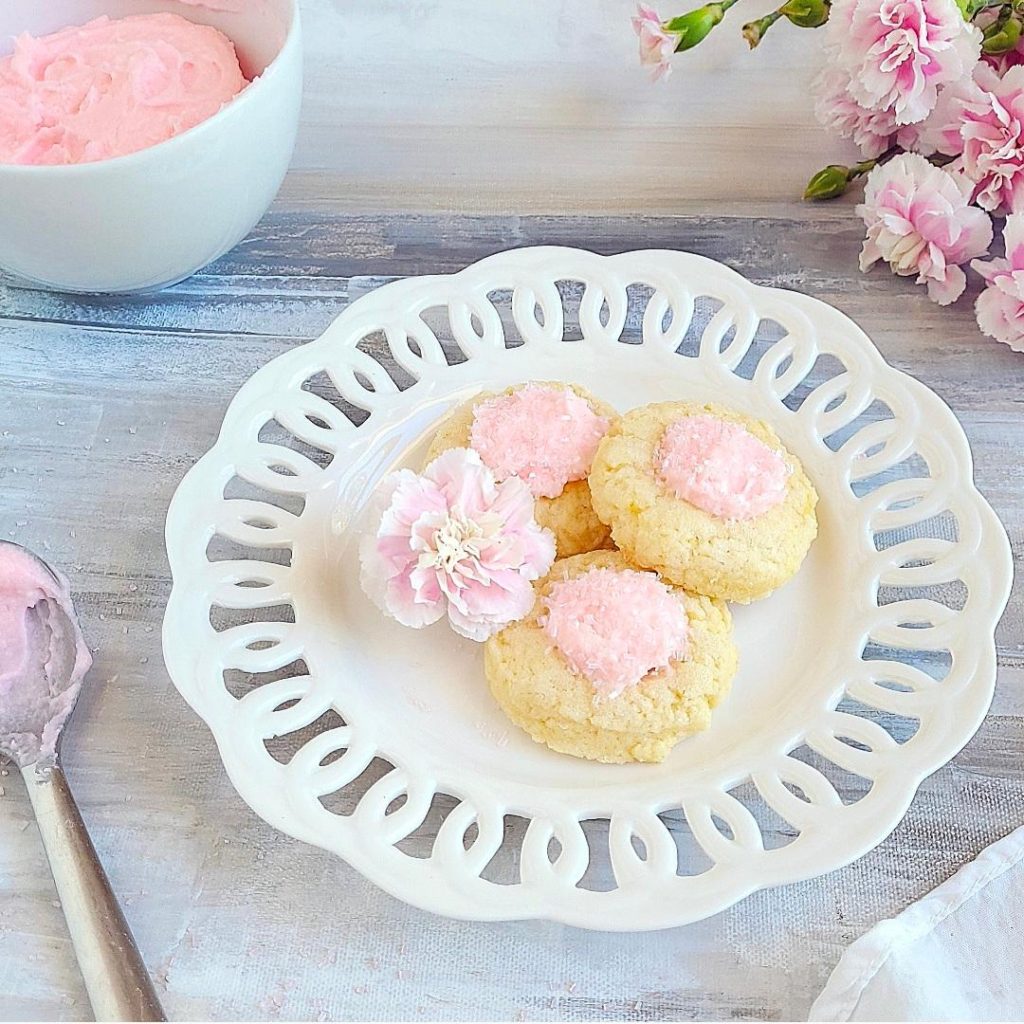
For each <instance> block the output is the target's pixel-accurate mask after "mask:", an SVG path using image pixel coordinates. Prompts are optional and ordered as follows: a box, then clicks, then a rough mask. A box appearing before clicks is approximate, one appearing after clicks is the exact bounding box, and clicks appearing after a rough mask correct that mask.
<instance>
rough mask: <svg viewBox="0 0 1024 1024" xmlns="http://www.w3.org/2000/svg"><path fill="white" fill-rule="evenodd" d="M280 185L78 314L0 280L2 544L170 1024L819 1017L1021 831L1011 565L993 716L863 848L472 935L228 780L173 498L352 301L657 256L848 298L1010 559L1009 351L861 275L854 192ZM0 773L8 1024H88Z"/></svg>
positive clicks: (1019, 539)
mask: <svg viewBox="0 0 1024 1024" xmlns="http://www.w3.org/2000/svg"><path fill="white" fill-rule="evenodd" d="M285 195H286V198H285V200H284V201H283V202H281V203H280V204H279V205H278V206H277V207H276V208H275V210H274V211H273V212H272V213H271V214H270V215H269V216H268V217H267V218H266V219H265V220H264V221H263V223H262V224H261V225H260V226H259V227H258V228H257V229H256V231H255V232H254V233H253V234H252V236H251V237H250V238H249V239H247V240H246V241H245V242H244V243H243V244H242V245H240V246H239V247H238V248H237V249H236V250H235V251H234V252H232V253H231V254H229V255H228V256H226V257H225V258H223V259H222V260H220V261H219V262H218V263H217V264H216V265H214V266H212V267H210V268H209V269H207V270H206V271H204V272H203V273H201V274H199V275H197V276H196V277H195V278H193V279H192V280H190V281H188V282H186V283H184V284H182V285H179V286H178V287H176V288H173V289H171V290H169V291H167V292H165V293H163V294H160V295H156V296H148V297H131V298H122V299H117V298H97V299H89V298H80V297H70V296H63V295H55V294H47V293H44V292H40V291H34V290H32V289H28V288H24V287H19V286H17V285H15V284H14V283H13V282H9V281H6V282H5V281H3V280H2V279H0V536H2V537H5V538H7V537H9V538H12V539H14V540H17V541H19V542H22V543H24V544H27V545H29V546H31V547H33V548H35V549H36V550H38V551H40V552H41V553H42V554H44V555H45V556H46V557H47V558H49V559H51V560H52V561H53V562H55V563H56V564H59V565H60V566H62V567H63V568H64V569H65V570H66V571H67V573H68V575H69V576H70V578H71V581H72V584H73V587H74V590H75V593H76V595H77V600H78V608H79V611H80V612H81V615H82V618H83V623H84V628H85V632H86V634H87V636H88V638H89V640H90V643H91V644H92V645H93V646H94V647H95V648H96V661H95V667H94V669H93V672H92V675H91V679H90V684H89V686H88V688H87V689H86V691H85V693H84V695H83V697H82V700H81V704H80V707H79V710H78V712H77V714H76V717H75V719H74V721H73V724H72V728H71V729H70V732H69V734H68V736H67V740H66V743H65V746H64V759H65V764H66V766H67V770H68V773H69V775H70V777H71V779H72V782H73V784H74V787H75V789H76V791H77V793H78V796H79V799H80V802H81V804H82V809H83V813H84V816H85V818H86V820H87V822H88V825H89V827H90V829H91V831H92V835H93V837H94V840H95V842H96V845H97V847H98V849H99V851H100V853H101V855H102V858H103V860H104V862H105V864H106V865H107V868H108V871H109V874H110V876H111V880H112V882H113V885H114V887H115V889H116V890H117V892H118V893H119V894H120V896H121V898H122V901H123V903H124V907H125V911H126V914H127V916H128V918H129V921H130V923H131V926H132V928H133V929H134V932H135V935H136V937H137V939H138V941H139V944H140V946H141V949H142V952H143V954H144V956H145V959H146V961H147V963H148V964H149V966H150V968H151V970H152V972H153V973H154V975H155V977H156V979H157V984H158V988H159V990H160V992H161V994H162V997H163V999H164V1002H165V1005H166V1008H167V1011H168V1013H169V1015H170V1017H171V1018H172V1019H191V1018H204V1017H212V1018H215V1019H240V1018H257V1019H272V1018H279V1017H280V1018H285V1019H312V1020H316V1019H328V1018H340V1019H395V1018H399V1019H413V1020H417V1019H423V1020H429V1019H438V1018H441V1019H450V1020H463V1019H466V1020H469V1019H498V1020H549V1019H568V1020H648V1019H651V1020H653V1019H671V1020H675V1019H679V1020H685V1019H694V1018H712V1019H736V1018H738V1019H745V1018H758V1019H778V1018H800V1017H805V1016H806V1013H807V1010H808V1008H809V1006H810V1003H811V1000H812V998H813V997H814V995H815V994H816V993H817V992H818V991H819V990H820V988H821V986H822V985H823V983H824V981H825V979H826V977H827V975H828V973H829V971H830V970H831V968H832V967H833V966H834V964H835V962H836V961H837V959H838V958H839V956H840V954H841V952H842V951H843V949H844V948H846V947H847V946H848V945H849V943H850V942H851V941H852V940H853V939H855V938H856V937H857V936H859V935H860V934H862V933H863V932H864V931H865V930H866V929H868V928H869V927H870V926H871V925H873V924H874V923H876V922H877V921H879V920H881V919H883V918H885V917H887V916H890V915H892V914H895V913H897V912H898V911H900V910H901V909H902V908H904V907H905V906H907V904H908V903H909V902H911V901H912V900H914V899H916V898H918V897H920V896H922V895H923V894H924V893H925V892H927V891H928V890H929V889H931V888H932V887H933V886H935V885H936V884H937V883H939V882H941V881H942V880H943V879H945V878H947V877H949V875H950V874H951V873H952V872H953V871H954V870H955V869H956V868H957V867H958V866H959V865H961V864H963V863H965V862H966V861H968V860H970V859H972V858H973V857H974V856H976V855H977V853H978V852H979V851H980V850H981V849H982V848H983V847H985V846H986V845H987V844H989V843H991V842H992V841H993V840H995V839H997V838H999V837H1001V836H1003V835H1004V834H1006V833H1007V832H1009V831H1010V830H1011V829H1012V828H1013V827H1014V826H1016V825H1019V824H1020V823H1021V821H1022V820H1024V585H1022V584H1021V582H1020V580H1019V579H1018V581H1017V583H1016V584H1015V587H1014V591H1013V596H1012V598H1011V601H1010V607H1009V609H1008V610H1007V613H1006V615H1005V616H1004V618H1003V620H1002V623H1001V625H1000V626H999V629H998V633H997V640H998V652H999V685H998V689H997V693H996V698H995V703H994V705H993V707H992V710H991V713H990V714H989V716H988V718H987V719H986V721H985V722H984V724H983V726H982V728H981V729H980V731H979V732H978V734H977V736H976V737H975V738H974V739H973V740H972V741H971V743H970V744H969V745H968V746H967V748H966V749H965V750H964V751H963V752H962V753H961V754H959V755H958V756H957V757H956V758H955V759H954V760H953V762H952V763H951V764H949V765H947V766H946V767H945V768H943V769H941V770H940V771H938V772H936V773H935V774H934V775H933V776H932V777H931V778H929V779H928V780H927V781H926V782H925V783H924V785H923V786H922V788H921V791H920V792H919V794H918V796H917V798H916V799H915V801H914V803H913V805H912V806H911V808H910V811H909V813H908V814H907V816H906V818H905V819H904V821H903V822H902V824H900V825H899V827H898V828H897V829H896V830H895V832H894V833H893V834H892V835H891V836H890V837H889V838H888V839H887V840H886V841H885V842H884V843H883V844H882V845H881V846H880V847H878V848H877V849H876V850H875V851H873V852H872V853H870V854H868V855H867V856H865V857H864V858H862V859H861V860H859V861H858V862H856V863H854V864H852V865H851V866H849V867H847V868H845V869H843V870H841V871H837V872H835V873H833V874H830V875H828V876H826V877H823V878H819V879H816V880H813V881H809V882H806V883H803V884H801V885H797V886H790V887H787V888H784V889H780V890H774V891H769V892H762V893H758V894H756V895H754V896H751V897H750V898H748V899H746V900H744V901H743V902H742V903H740V904H739V905H738V906H736V907H734V908H733V909H731V910H729V911H727V912H725V913H722V914H720V915H718V916H717V917H715V918H712V919H711V920H708V921H705V922H703V923H700V924H697V925H693V926H690V927H687V928H679V929H674V930H671V931H668V932H662V933H654V934H648V935H643V934H639V935H628V934H626V935H621V934H600V933H590V932H584V931H578V930H574V929H572V928H567V927H562V926H560V925H554V924H548V923H543V922H523V923H513V924H469V923H463V922H458V921H449V920H444V919H441V918H438V917H434V916H431V915H429V914H426V913H423V912H421V911H418V910H414V909H411V908H409V907H407V906H405V905H403V904H400V903H398V902H397V901H395V900H394V899H392V898H391V897H389V896H387V895H385V894H384V893H382V892H381V891H379V890H378V889H376V888H375V887H374V886H372V885H370V884H369V883H367V882H366V881H364V880H363V879H362V878H361V877H360V876H358V875H357V874H356V873H355V872H354V871H353V870H352V869H350V868H349V867H348V866H347V865H345V864H344V863H342V862H340V861H339V860H337V859H336V858H334V857H332V856H330V855H328V854H326V853H324V852H323V851H321V850H318V849H314V848H311V847H308V846H304V845H302V844H300V843H298V842H296V841H294V840H291V839H288V838H286V837H284V836H282V835H279V834H278V833H276V832H275V831H274V830H273V829H271V828H270V827H269V826H268V825H266V824H264V823H263V822H262V821H261V820H259V819H258V818H257V817H256V816H255V815H254V814H252V813H251V812H250V811H249V810H248V808H247V807H246V806H245V805H244V804H243V803H242V801H241V800H240V799H239V797H238V796H237V795H236V794H235V792H234V790H233V789H232V787H231V785H230V784H229V782H228V780H227V778H226V776H225V773H224V771H223V769H222V767H221V764H220V760H219V758H218V755H217V751H216V749H215V746H214V743H213V741H212V739H211V737H210V734H209V732H208V731H207V729H206V727H205V726H204V725H203V724H202V723H201V722H200V721H199V719H198V718H197V717H196V716H195V715H194V714H193V713H192V712H191V711H190V710H189V709H188V707H187V706H186V705H185V703H184V701H183V700H182V699H181V698H180V697H179V696H178V694H177V692H176V691H175V689H174V688H173V686H172V685H171V683H170V681H169V679H168V677H167V674H166V671H165V670H164V668H163V663H162V659H161V652H160V639H159V637H160V621H161V615H162V612H163V608H164V604H165V601H166V599H167V595H168V591H169V586H170V584H169V579H168V568H167V562H166V557H165V553H164V545H163V520H164V513H165V510H166V508H167V504H168V501H169V499H170V497H171V494H172V493H173V491H174V489H175V487H176V485H177V484H178V482H179V480H180V479H181V477H182V476H183V474H184V473H185V472H186V470H187V469H188V468H189V467H190V466H191V465H192V463H193V462H194V461H195V460H196V459H197V458H198V457H199V456H200V455H201V454H202V453H203V452H204V451H206V450H207V448H208V447H209V446H210V445H211V444H212V442H213V440H214V437H215V435H216V432H217V429H218V427H219V424H220V421H221V417H222V415H223V412H224V409H225V407H226V405H227V403H228V401H229V400H230V398H231V397H232V395H233V394H234V393H235V391H236V390H237V389H238V388H239V386H240V385H241V384H242V383H243V382H244V381H245V380H246V379H247V378H248V377H249V376H250V375H251V374H252V373H253V371H255V370H256V369H257V368H258V367H259V366H261V365H263V364H264V363H265V362H266V361H267V360H269V359H271V358H273V357H274V356H275V355H277V354H278V353H281V352H283V351H285V350H287V349H289V348H291V347H293V346H295V345H298V344H301V343H302V342H304V341H306V340H307V339H310V338H313V337H315V336H316V335H317V334H319V333H320V332H321V331H322V330H323V329H324V328H325V327H326V326H327V325H328V323H330V321H331V319H332V318H333V317H334V316H336V315H337V314H338V313H339V312H340V311H341V310H343V309H344V308H345V306H346V305H347V304H348V303H349V302H351V301H352V300H353V299H354V298H355V297H357V296H359V295H360V294H363V293H364V292H366V291H367V290H368V289H370V288H373V287H376V286H377V285H379V284H380V283H382V282H383V281H386V280H389V279H391V278H394V277H396V276H402V275H407V274H417V273H424V272H433V271H448V270H453V269H456V268H458V267H461V266H464V265H465V264H467V263H469V262H471V261H473V260H476V259H477V258H479V257H481V256H484V255H486V254H488V253H492V252H495V251H498V250H501V249H505V248H508V247H511V246H519V245H528V244H534V243H561V244H570V245H579V246H583V247H587V248H591V249H594V250H597V251H600V252H616V251H621V250H625V249H630V248H638V247H657V246H664V247H671V248H679V249H688V250H692V251H695V252H699V253H703V254H705V255H708V256H712V257H714V258H717V259H720V260H722V261H724V262H725V263H727V264H729V265H730V266H732V267H734V268H735V269H737V270H739V271H740V272H742V273H744V274H746V275H747V276H748V277H750V278H751V279H753V280H755V281H758V282H763V283H767V284H774V285H782V286H785V287H790V288H796V289H799V290H803V291H806V292H808V293H811V294H813V295H816V296H817V297H819V298H821V299H824V300H826V301H828V302H831V303H833V304H834V305H836V306H838V307H839V308H840V309H842V310H843V311H844V312H846V313H848V314H849V315H850V316H852V317H853V318H854V319H855V320H857V321H858V322H859V323H860V324H861V325H862V326H863V327H864V328H865V329H866V330H867V332H868V333H869V334H870V335H871V336H872V337H873V338H874V340H875V341H876V343H877V344H878V346H879V348H880V349H881V350H882V352H883V354H884V355H885V356H886V358H887V359H888V360H889V361H890V362H891V363H893V364H894V365H896V366H898V367H899V368H900V369H903V370H906V371H908V372H910V373H912V374H913V375H914V376H916V377H918V378H920V379H921V380H922V381H924V382H925V383H926V384H928V385H929V386H930V387H932V388H933V389H935V390H936V391H937V392H938V393H939V394H940V395H941V396H942V397H943V398H944V399H945V400H946V401H947V402H948V403H949V405H950V406H951V407H952V408H953V410H954V411H955V412H956V414H957V415H958V416H959V418H960V420H961V422H962V423H963V425H964V428H965V429H966V431H967V434H968V436H969V437H970V440H971V443H972V446H973V449H974V454H975V459H976V474H977V481H978V484H979V486H980V488H981V490H982V491H983V492H984V494H985V495H986V497H987V498H988V500H989V501H990V502H991V503H992V504H993V506H994V507H995V509H996V511H997V512H998V514H999V515H1000V517H1001V518H1002V520H1003V522H1004V524H1005V525H1006V528H1007V531H1008V533H1009V535H1010V539H1011V542H1012V545H1013V549H1014V554H1015V558H1016V560H1017V563H1018V568H1019V565H1020V561H1021V558H1022V552H1024V460H1022V457H1021V452H1022V451H1024V356H1020V355H1014V354H1013V353H1011V352H1010V351H1009V350H1008V349H1007V348H1005V347H1003V346H1001V345H998V344H996V343H994V342H992V341H990V340H987V339H985V338H983V337H982V336H981V335H980V334H979V333H978V332H977V330H976V327H975V325H974V322H973V318H972V315H971V309H970V305H969V303H968V302H967V301H964V302H962V303H961V304H959V305H958V306H957V307H956V308H954V309H945V310H944V309H940V308H939V307H938V306H935V305H933V304H932V303H930V302H929V301H928V300H927V298H926V297H925V295H924V292H923V290H922V289H920V288H916V287H915V286H914V285H913V284H911V283H910V282H909V281H906V280H898V279H895V278H893V277H891V276H890V275H889V274H888V273H887V272H885V271H881V270H880V271H878V272H876V273H873V274H871V275H868V276H862V275H861V274H860V273H859V272H858V271H857V269H856V254H857V249H858V246H859V234H860V233H859V231H858V224H857V222H856V221H855V219H854V217H853V216H852V211H851V209H850V208H849V206H844V205H833V206H826V207H821V208H815V209H814V210H808V209H807V208H806V207H802V206H787V205H769V206H764V205H759V206H758V207H756V208H753V207H752V208H750V209H749V210H743V209H739V210H736V211H734V213H735V215H730V216H705V215H699V214H697V213H695V212H693V213H690V214H687V215H684V216H678V217H663V218H661V217H659V218H642V217H637V216H630V217H595V218H588V217H581V216H572V217H550V216H530V217H527V216H516V217H513V216H451V215H426V216H424V215H414V214H403V213H399V214H394V215H388V216H385V215H379V214H378V215H359V214H357V213H340V212H337V210H332V209H330V208H326V207H325V204H322V203H320V204H314V203H306V204H303V203H300V202H297V201H295V199H296V196H295V192H294V190H293V191H291V192H287V191H286V193H285ZM289 196H290V197H291V198H290V199H289V198H288V197H289ZM836 599H837V600H841V599H842V597H841V595H837V596H836ZM0 787H2V788H0V794H2V796H0V938H2V942H3V950H4V952H3V956H2V958H0V1018H3V1019H32V1018H60V1019H68V1020H79V1019H88V1014H89V1007H88V1003H87V1001H86V997H85V994H84V991H83V988H82V984H81V982H80V980H79V977H78V975H77V973H76V969H75V965H74V960H73V956H72V950H71V947H70V944H69V940H68V937H67V933H66V931H65V925H64V921H63V918H62V915H61V911H60V909H59V907H58V906H57V905H56V903H55V894H54V891H53V888H52V883H51V881H50V878H49V875H48V873H47V869H46V864H45V861H44V858H43V854H42V850H41V849H40V846H39V841H38V835H37V832H36V830H35V828H34V826H33V825H32V821H31V812H30V808H29V804H28V800H27V798H26V795H25V791H24V787H23V785H22V782H21V779H20V778H19V777H18V776H17V774H16V773H14V772H10V774H9V775H7V776H6V777H0Z"/></svg>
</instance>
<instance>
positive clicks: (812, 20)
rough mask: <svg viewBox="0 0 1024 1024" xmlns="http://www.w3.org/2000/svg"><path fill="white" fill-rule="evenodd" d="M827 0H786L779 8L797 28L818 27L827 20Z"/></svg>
mask: <svg viewBox="0 0 1024 1024" xmlns="http://www.w3.org/2000/svg"><path fill="white" fill-rule="evenodd" d="M828 12H829V0H788V2H787V3H784V4H783V5H782V6H781V7H780V8H779V13H780V14H782V15H785V17H787V18H788V19H789V20H790V21H791V22H792V23H793V24H794V25H796V27H797V28H819V27H820V26H822V25H824V24H825V22H826V21H828Z"/></svg>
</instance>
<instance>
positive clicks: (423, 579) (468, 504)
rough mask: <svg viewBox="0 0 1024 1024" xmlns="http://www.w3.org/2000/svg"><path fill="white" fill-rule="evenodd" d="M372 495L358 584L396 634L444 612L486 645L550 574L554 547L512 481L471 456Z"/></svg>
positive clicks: (402, 475)
mask: <svg viewBox="0 0 1024 1024" xmlns="http://www.w3.org/2000/svg"><path fill="white" fill-rule="evenodd" d="M380 497H381V504H382V505H383V506H384V510H383V515H382V516H381V519H380V524H379V526H378V528H377V530H376V533H374V534H371V535H369V536H368V537H366V538H365V539H364V542H363V545H362V550H361V560H362V574H361V581H362V585H363V589H364V590H365V591H366V593H367V594H368V595H369V596H370V597H371V598H372V599H373V600H374V601H375V602H376V603H377V604H378V605H379V606H380V608H381V609H382V610H383V611H384V612H385V613H387V614H388V615H391V616H392V617H393V618H395V619H397V620H398V621H399V622H400V623H402V625H403V626H412V627H413V628H414V629H421V628H422V627H423V626H429V625H430V624H431V623H433V622H437V621H438V619H440V618H441V617H442V616H443V615H444V614H445V612H447V613H448V620H449V622H450V623H451V626H452V628H453V629H454V630H455V632H456V633H460V634H461V635H462V636H466V637H469V638H470V639H471V640H486V639H487V638H488V637H489V636H491V635H492V634H494V633H496V632H497V631H498V630H499V629H501V628H502V627H503V626H506V625H507V624H508V623H509V622H513V621H514V620H516V619H520V618H522V617H523V616H524V615H526V614H527V612H529V611H530V609H531V608H532V607H533V588H532V587H531V586H530V581H531V580H535V579H537V578H538V577H539V576H542V575H543V574H544V573H546V572H547V571H548V569H549V568H550V567H551V563H552V562H553V561H554V558H555V542H554V538H553V537H552V535H551V533H550V531H548V530H543V529H541V527H540V526H538V525H537V522H536V520H535V519H534V517H533V510H534V503H533V495H531V494H530V490H529V488H528V487H527V486H526V484H525V483H524V482H523V481H522V480H519V479H518V478H515V477H512V478H510V479H508V480H503V481H502V482H501V483H500V484H498V483H495V481H494V475H493V474H492V473H491V471H490V470H489V469H488V468H487V467H486V466H485V465H484V464H483V463H482V462H481V461H480V456H479V455H477V453H476V452H474V451H471V450H470V449H468V448H453V449H452V450H451V451H447V452H445V453H444V454H443V455H440V456H438V458H436V459H434V461H433V462H431V463H430V465H429V466H427V468H426V469H425V470H424V472H423V473H422V474H420V475H417V474H416V473H414V472H412V470H409V469H403V470H399V471H398V472H397V473H392V474H391V475H390V476H388V477H386V478H385V480H384V481H383V483H382V485H381V496H380Z"/></svg>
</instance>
